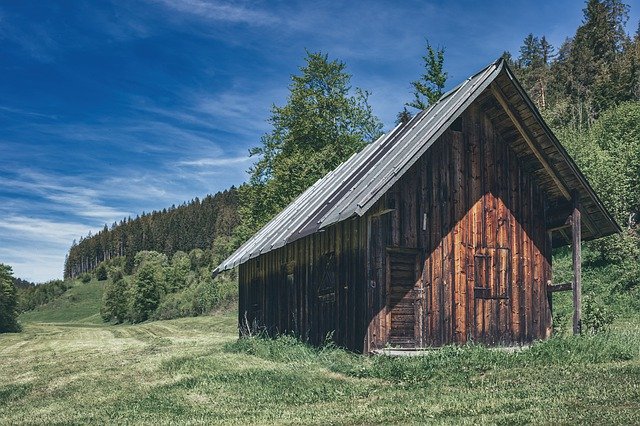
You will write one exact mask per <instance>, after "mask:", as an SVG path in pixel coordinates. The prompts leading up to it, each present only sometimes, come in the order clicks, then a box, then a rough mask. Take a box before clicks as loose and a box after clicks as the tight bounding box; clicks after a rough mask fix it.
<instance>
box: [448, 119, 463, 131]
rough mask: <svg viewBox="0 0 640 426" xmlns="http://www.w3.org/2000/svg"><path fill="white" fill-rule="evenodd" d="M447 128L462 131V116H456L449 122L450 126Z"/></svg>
mask: <svg viewBox="0 0 640 426" xmlns="http://www.w3.org/2000/svg"><path fill="white" fill-rule="evenodd" d="M449 128H450V129H451V131H453V132H461V131H462V117H458V118H456V119H455V120H454V121H453V123H451V126H449Z"/></svg>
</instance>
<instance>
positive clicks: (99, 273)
mask: <svg viewBox="0 0 640 426" xmlns="http://www.w3.org/2000/svg"><path fill="white" fill-rule="evenodd" d="M107 278H109V274H108V272H107V265H105V263H104V262H102V263H101V264H100V265H98V267H97V268H96V279H97V280H98V281H105V280H106V279H107Z"/></svg>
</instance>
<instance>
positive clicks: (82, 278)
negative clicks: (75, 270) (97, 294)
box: [80, 272, 91, 284]
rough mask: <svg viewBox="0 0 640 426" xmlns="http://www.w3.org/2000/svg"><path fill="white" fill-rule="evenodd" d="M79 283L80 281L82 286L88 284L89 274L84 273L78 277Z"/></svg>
mask: <svg viewBox="0 0 640 426" xmlns="http://www.w3.org/2000/svg"><path fill="white" fill-rule="evenodd" d="M80 281H82V282H83V283H84V284H87V283H89V282H90V281H91V274H90V273H88V272H86V273H84V274H82V275H80Z"/></svg>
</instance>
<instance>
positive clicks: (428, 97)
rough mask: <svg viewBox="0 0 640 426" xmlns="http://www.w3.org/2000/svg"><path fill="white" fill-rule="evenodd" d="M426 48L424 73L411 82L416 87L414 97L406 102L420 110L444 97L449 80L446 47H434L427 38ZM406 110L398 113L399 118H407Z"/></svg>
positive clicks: (407, 104)
mask: <svg viewBox="0 0 640 426" xmlns="http://www.w3.org/2000/svg"><path fill="white" fill-rule="evenodd" d="M426 50H427V54H426V55H425V56H423V57H422V60H423V61H424V74H422V75H421V76H420V79H419V80H415V81H412V82H411V86H413V89H414V92H413V97H414V99H413V101H411V102H407V103H406V106H408V107H411V108H415V109H417V110H419V111H422V110H424V109H427V108H428V107H429V106H430V105H432V104H434V103H436V102H437V101H438V99H440V98H441V97H442V94H443V93H444V85H445V83H446V81H447V73H446V72H444V48H437V49H434V48H433V47H432V46H431V44H430V43H429V41H428V40H427V42H426ZM404 111H406V110H404ZM404 111H403V112H401V113H400V114H399V115H398V119H399V120H403V119H406V114H405V113H404Z"/></svg>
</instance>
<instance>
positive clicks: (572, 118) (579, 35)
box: [65, 0, 640, 322]
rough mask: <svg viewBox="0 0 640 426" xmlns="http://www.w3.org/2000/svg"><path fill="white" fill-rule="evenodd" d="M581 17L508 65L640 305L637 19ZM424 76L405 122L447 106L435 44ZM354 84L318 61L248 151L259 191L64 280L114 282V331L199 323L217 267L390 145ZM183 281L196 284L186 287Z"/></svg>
mask: <svg viewBox="0 0 640 426" xmlns="http://www.w3.org/2000/svg"><path fill="white" fill-rule="evenodd" d="M583 13H584V18H583V22H582V24H581V25H580V26H579V27H578V28H577V30H576V32H575V34H574V36H572V37H570V38H568V39H567V40H565V41H564V42H563V43H562V44H561V45H560V46H552V45H551V44H550V43H549V41H548V40H547V38H546V37H545V36H544V35H543V34H541V35H534V34H529V35H528V36H527V37H526V38H525V39H524V40H523V43H522V46H521V48H520V49H519V51H518V52H514V53H510V52H504V54H503V58H504V59H505V60H506V61H507V63H508V64H509V66H510V67H511V68H512V69H513V70H514V72H515V74H516V75H517V78H518V80H519V81H520V82H521V83H522V85H523V86H524V88H525V89H526V90H527V92H528V93H529V95H530V97H531V98H532V100H533V101H534V102H535V104H536V106H537V107H538V108H539V110H540V111H541V113H542V114H543V116H544V117H545V119H546V120H547V121H548V123H549V124H550V126H551V128H552V129H553V131H554V132H555V133H556V135H557V136H558V138H559V139H560V141H561V142H562V143H563V145H564V146H565V147H566V148H567V150H568V151H569V153H570V154H571V155H572V156H573V158H574V159H575V160H576V162H577V163H578V165H579V166H580V168H581V170H582V171H583V172H584V173H585V175H586V176H587V178H588V179H589V181H590V182H591V183H592V185H593V186H594V188H595V190H596V192H597V193H598V194H599V195H600V196H601V198H602V199H603V202H604V203H605V205H606V207H607V208H608V209H609V210H610V211H611V212H612V213H613V214H614V216H615V218H616V220H617V221H618V222H619V223H620V224H621V225H622V226H623V228H624V233H623V235H620V236H612V237H609V238H606V239H602V240H599V241H596V242H593V243H590V244H589V246H588V250H586V252H585V253H586V254H585V261H586V263H587V264H589V263H592V264H607V265H612V266H611V267H612V268H615V271H616V272H615V274H614V275H615V276H616V284H615V287H616V288H617V289H618V290H619V291H626V292H635V293H634V294H638V293H639V292H640V236H639V232H638V222H639V221H640V32H636V33H635V34H628V33H627V32H626V31H625V28H626V24H627V21H628V14H629V6H628V5H626V4H624V3H623V2H621V1H619V0H588V1H587V2H586V3H585V6H584V9H583ZM422 65H423V68H424V72H423V73H422V74H421V75H420V76H419V78H418V79H417V80H415V81H412V82H410V83H411V84H410V87H411V88H412V93H411V92H410V91H409V92H408V93H407V99H408V100H407V102H406V104H405V106H404V107H403V108H402V110H401V111H399V113H398V121H406V120H407V119H409V118H410V116H411V115H412V114H415V113H416V112H418V110H419V109H422V108H428V107H429V106H430V105H431V104H433V103H434V102H437V100H438V99H439V97H440V96H442V93H443V91H444V90H443V89H444V86H445V83H446V80H447V73H446V52H445V49H444V48H440V47H438V48H433V47H432V46H431V45H430V44H429V42H427V44H426V53H425V55H424V56H423V57H422ZM350 79H351V76H350V75H349V74H348V73H347V72H346V65H345V63H344V62H341V61H339V60H335V59H330V58H329V57H328V55H326V54H323V53H311V52H308V53H307V56H306V57H305V62H304V65H303V66H301V67H300V68H299V72H298V73H297V74H295V75H293V76H292V77H291V83H290V86H289V96H288V98H287V101H286V103H285V104H284V105H282V106H273V108H272V111H271V117H270V119H269V123H270V124H271V125H272V130H271V131H270V132H268V133H266V134H265V135H264V136H263V137H262V139H261V141H260V143H259V144H258V145H257V146H256V147H255V148H253V149H252V150H251V151H250V155H251V156H255V158H256V160H255V162H254V164H253V166H252V167H251V168H250V170H249V173H250V179H249V181H248V183H246V184H244V185H242V186H241V187H240V188H237V189H236V188H231V189H229V190H227V191H224V192H221V193H218V194H216V195H214V196H207V197H205V199H203V200H202V201H200V200H194V201H192V202H190V203H188V204H184V205H182V206H179V207H172V208H170V209H167V210H163V211H161V212H152V213H149V214H143V215H142V216H140V217H138V218H135V219H129V218H127V219H126V220H123V221H121V222H120V223H116V224H113V225H112V226H111V228H108V227H106V226H105V228H104V229H103V230H102V231H101V232H99V233H98V234H97V235H92V236H87V237H86V238H83V239H81V240H80V241H79V242H78V243H77V244H74V245H73V246H72V247H71V250H70V251H69V255H68V258H67V260H66V262H65V277H78V276H81V275H82V274H86V273H87V272H90V271H93V274H94V275H97V274H101V275H104V274H107V273H108V275H110V276H111V281H110V284H109V286H110V287H108V288H107V289H106V292H105V300H104V304H103V306H104V307H105V308H104V310H103V317H104V318H105V319H109V320H113V321H132V322H135V321H142V320H145V319H148V318H160V317H162V318H166V317H171V316H181V315H190V314H197V313H200V312H201V311H202V309H204V308H202V306H205V305H202V306H200V305H198V303H199V302H197V300H196V299H197V298H198V297H200V296H198V295H201V296H202V297H205V298H206V297H210V296H211V297H210V298H211V300H214V299H215V298H216V297H217V296H212V295H208V296H207V295H206V291H205V290H206V289H208V288H209V287H211V283H210V281H209V280H210V278H208V275H207V274H208V273H209V272H210V271H211V269H212V268H213V267H215V266H216V263H217V262H218V261H219V260H221V259H222V258H223V257H224V256H225V255H226V254H228V253H229V252H230V251H232V250H233V249H235V248H236V247H238V246H239V245H240V244H241V243H242V242H243V241H245V240H246V239H247V238H248V237H250V236H251V235H253V233H255V232H256V231H257V230H258V229H260V228H261V227H262V226H263V225H264V224H265V223H267V222H268V220H270V219H271V218H272V217H273V216H274V215H275V214H277V212H279V211H280V210H281V209H282V208H283V207H285V206H286V205H287V204H288V203H289V202H291V200H293V199H294V198H295V197H296V196H297V195H299V194H300V193H301V192H302V191H304V189H306V188H307V187H308V186H309V185H311V184H313V183H314V182H315V181H316V180H317V179H319V178H320V177H322V176H324V175H325V174H326V173H327V172H329V171H330V170H332V169H333V168H335V167H336V166H337V165H338V164H340V163H341V162H342V161H344V160H346V159H347V158H348V157H349V156H350V155H352V154H353V153H354V152H357V151H358V150H360V149H362V147H363V146H365V145H366V144H367V143H369V142H371V141H373V140H375V139H376V138H377V137H378V136H380V134H381V133H382V124H381V122H380V120H379V119H378V118H377V117H376V116H375V115H374V113H373V111H372V108H371V106H370V105H369V102H368V98H369V92H368V91H366V90H363V89H359V88H355V89H354V88H352V87H351V86H350ZM193 249H198V250H201V251H202V252H203V253H205V254H206V255H205V256H204V258H200V260H194V259H196V258H198V256H199V255H192V254H193V253H192V251H193ZM202 259H205V260H202ZM187 260H188V262H187ZM203 262H205V263H206V264H205V263H203ZM187 263H188V264H189V265H188V266H187ZM101 265H102V266H101ZM100 268H101V269H100ZM176 271H177V272H176ZM176 274H178V275H179V276H181V277H183V278H184V277H186V278H184V279H183V278H180V279H178V281H176V278H175V277H176ZM125 276H126V277H125ZM176 282H178V284H176ZM114 286H115V287H114ZM206 286H209V287H206ZM212 288H213V287H212ZM639 295H640V294H639ZM201 299H202V298H201ZM149 301H151V302H149ZM206 306H207V307H208V308H210V307H211V306H212V305H211V303H209V302H207V304H206Z"/></svg>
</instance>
